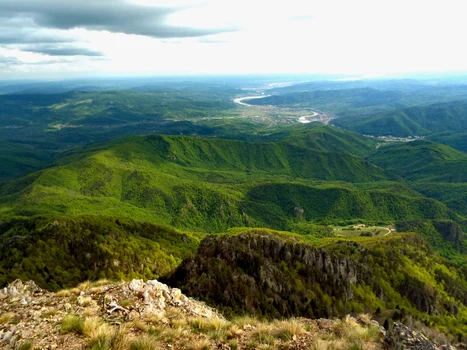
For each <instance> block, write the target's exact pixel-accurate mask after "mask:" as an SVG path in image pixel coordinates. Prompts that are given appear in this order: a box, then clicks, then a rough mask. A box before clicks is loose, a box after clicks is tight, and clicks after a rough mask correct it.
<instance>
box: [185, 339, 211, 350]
mask: <svg viewBox="0 0 467 350" xmlns="http://www.w3.org/2000/svg"><path fill="white" fill-rule="evenodd" d="M209 349H211V343H209V341H208V340H207V339H197V340H194V341H192V342H190V344H189V345H188V346H187V350H209Z"/></svg>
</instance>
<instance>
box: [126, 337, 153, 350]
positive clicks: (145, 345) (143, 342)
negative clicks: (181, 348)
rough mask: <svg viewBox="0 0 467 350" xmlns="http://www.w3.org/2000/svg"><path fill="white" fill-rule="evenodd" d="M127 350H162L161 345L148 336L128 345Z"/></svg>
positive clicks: (136, 339)
mask: <svg viewBox="0 0 467 350" xmlns="http://www.w3.org/2000/svg"><path fill="white" fill-rule="evenodd" d="M127 349H129V350H156V349H162V346H161V344H160V343H159V342H158V341H157V339H156V338H154V337H152V336H150V335H147V334H146V335H142V336H139V337H137V338H135V339H134V340H132V341H131V342H130V343H129V347H128V348H127Z"/></svg>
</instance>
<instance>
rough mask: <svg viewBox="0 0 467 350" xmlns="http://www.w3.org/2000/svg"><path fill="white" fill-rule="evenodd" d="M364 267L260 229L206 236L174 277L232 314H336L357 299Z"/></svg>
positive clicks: (189, 290)
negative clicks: (343, 306)
mask: <svg viewBox="0 0 467 350" xmlns="http://www.w3.org/2000/svg"><path fill="white" fill-rule="evenodd" d="M361 271H362V268H361V267H360V268H357V266H356V265H355V264H354V263H353V262H352V261H351V260H350V259H348V258H347V257H344V256H338V255H335V254H332V253H329V252H327V251H325V250H323V249H317V248H313V247H311V246H309V245H306V244H303V243H301V244H300V243H295V242H293V241H286V240H284V239H281V238H277V237H274V236H272V235H269V234H262V233H261V232H260V231H259V232H258V231H256V232H254V233H245V234H241V235H239V236H233V237H209V238H206V239H204V240H203V241H202V243H201V245H200V248H199V250H198V254H197V255H196V256H194V257H192V258H188V259H186V260H185V261H184V262H183V263H182V264H181V266H180V267H179V268H178V269H177V270H176V272H175V273H174V274H173V275H172V276H171V277H170V278H169V281H170V283H172V284H173V285H176V286H178V287H180V288H181V289H182V290H184V291H185V292H186V293H188V294H189V295H194V296H196V297H199V298H202V299H203V300H205V301H207V302H210V303H212V304H214V305H217V306H219V307H221V308H222V309H224V311H227V312H229V311H234V312H249V313H254V314H267V315H269V316H292V315H293V316H305V317H331V316H337V315H339V314H342V312H343V310H341V309H339V307H341V308H342V305H344V304H345V303H346V302H347V301H349V300H352V299H353V297H354V295H353V289H352V285H354V284H356V283H357V282H358V281H359V280H360V279H361ZM331 298H334V299H335V300H339V301H340V306H338V305H337V303H331V302H330V300H331Z"/></svg>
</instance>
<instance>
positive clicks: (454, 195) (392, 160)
mask: <svg viewBox="0 0 467 350" xmlns="http://www.w3.org/2000/svg"><path fill="white" fill-rule="evenodd" d="M368 160H369V161H370V162H371V163H373V164H377V165H379V166H381V167H383V168H385V169H387V170H389V171H393V172H394V173H395V174H397V175H399V176H401V177H403V178H404V179H406V180H407V181H408V182H409V184H410V186H411V187H412V188H413V189H415V190H416V191H418V192H419V193H422V194H424V195H425V196H427V197H430V198H435V199H437V200H440V201H442V202H443V203H445V204H446V205H448V206H449V207H450V208H451V209H453V210H455V211H457V212H458V213H461V214H463V215H465V214H467V204H466V203H467V202H466V198H467V153H465V152H461V151H458V150H455V149H453V148H451V147H449V146H446V145H442V144H439V143H434V142H430V141H421V140H420V141H414V142H408V143H399V144H394V145H389V146H386V147H381V148H379V149H378V151H377V152H376V153H375V154H373V155H372V156H370V157H369V158H368Z"/></svg>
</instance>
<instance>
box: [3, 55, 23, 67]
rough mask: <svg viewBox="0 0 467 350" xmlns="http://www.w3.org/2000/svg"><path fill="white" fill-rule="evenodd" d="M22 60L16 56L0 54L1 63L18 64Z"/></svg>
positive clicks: (7, 64)
mask: <svg viewBox="0 0 467 350" xmlns="http://www.w3.org/2000/svg"><path fill="white" fill-rule="evenodd" d="M19 63H20V61H19V60H18V59H17V58H16V57H7V56H0V65H6V66H10V65H16V64H19Z"/></svg>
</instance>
